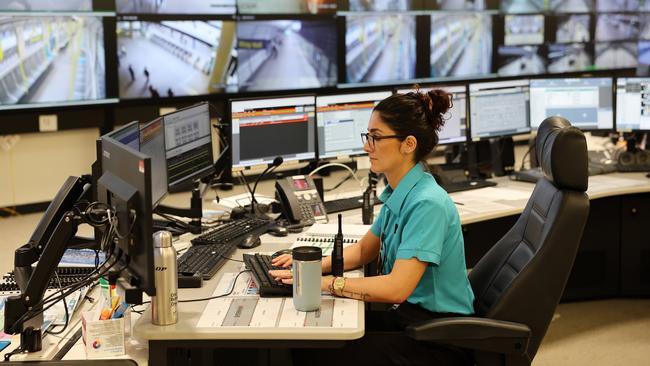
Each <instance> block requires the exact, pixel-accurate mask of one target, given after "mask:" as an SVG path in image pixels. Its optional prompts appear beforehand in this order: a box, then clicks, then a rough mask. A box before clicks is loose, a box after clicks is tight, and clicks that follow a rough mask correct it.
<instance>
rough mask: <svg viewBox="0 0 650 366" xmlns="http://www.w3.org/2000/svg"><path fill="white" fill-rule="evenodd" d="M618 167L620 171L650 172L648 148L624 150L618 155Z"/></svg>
mask: <svg viewBox="0 0 650 366" xmlns="http://www.w3.org/2000/svg"><path fill="white" fill-rule="evenodd" d="M616 168H617V169H618V171H620V172H648V171H650V152H648V151H647V150H637V151H636V152H631V151H624V152H622V153H620V154H619V155H618V162H617V164H616Z"/></svg>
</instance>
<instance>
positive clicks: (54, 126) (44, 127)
mask: <svg viewBox="0 0 650 366" xmlns="http://www.w3.org/2000/svg"><path fill="white" fill-rule="evenodd" d="M58 129H59V118H58V117H57V115H56V114H41V115H40V116H38V130H39V131H41V132H53V131H56V130H58Z"/></svg>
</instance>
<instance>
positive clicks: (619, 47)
mask: <svg viewBox="0 0 650 366" xmlns="http://www.w3.org/2000/svg"><path fill="white" fill-rule="evenodd" d="M641 43H643V42H641ZM638 53H639V43H637V42H599V43H596V46H595V59H594V65H595V67H596V69H601V70H606V69H624V68H634V67H637V64H638V56H639V55H638Z"/></svg>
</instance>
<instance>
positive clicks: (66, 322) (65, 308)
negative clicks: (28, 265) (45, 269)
mask: <svg viewBox="0 0 650 366" xmlns="http://www.w3.org/2000/svg"><path fill="white" fill-rule="evenodd" d="M54 276H55V277H56V281H57V282H58V283H59V291H60V292H61V293H63V286H62V285H61V279H60V278H59V271H54ZM61 301H63V309H64V310H65V325H63V328H61V330H59V331H56V332H53V331H51V330H49V329H48V330H47V332H48V333H50V334H55V335H58V334H62V333H63V332H65V329H66V328H67V327H68V323H69V321H70V314H69V313H68V303H67V302H66V301H65V297H64V298H62V299H61Z"/></svg>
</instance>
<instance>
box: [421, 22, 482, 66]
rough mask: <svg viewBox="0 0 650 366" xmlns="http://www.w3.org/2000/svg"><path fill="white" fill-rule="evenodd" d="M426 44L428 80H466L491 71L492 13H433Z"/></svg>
mask: <svg viewBox="0 0 650 366" xmlns="http://www.w3.org/2000/svg"><path fill="white" fill-rule="evenodd" d="M429 43H430V46H431V47H430V49H431V54H430V56H429V63H430V66H431V71H430V76H431V77H435V78H439V77H466V76H477V75H489V74H490V73H491V72H492V15H491V14H482V13H476V12H473V13H472V12H467V13H461V12H444V13H437V14H433V15H431V35H430V36H429Z"/></svg>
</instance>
